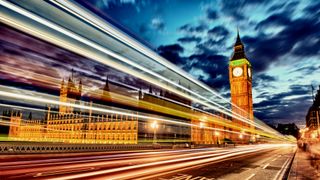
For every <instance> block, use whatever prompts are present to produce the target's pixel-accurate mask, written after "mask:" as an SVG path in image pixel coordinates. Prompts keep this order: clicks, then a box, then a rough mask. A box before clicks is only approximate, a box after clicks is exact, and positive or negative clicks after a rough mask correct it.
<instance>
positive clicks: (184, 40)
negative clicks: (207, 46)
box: [178, 36, 201, 43]
mask: <svg viewBox="0 0 320 180" xmlns="http://www.w3.org/2000/svg"><path fill="white" fill-rule="evenodd" d="M178 41H179V42H181V43H192V42H195V43H199V42H201V38H200V37H196V36H187V37H182V38H179V39H178Z"/></svg>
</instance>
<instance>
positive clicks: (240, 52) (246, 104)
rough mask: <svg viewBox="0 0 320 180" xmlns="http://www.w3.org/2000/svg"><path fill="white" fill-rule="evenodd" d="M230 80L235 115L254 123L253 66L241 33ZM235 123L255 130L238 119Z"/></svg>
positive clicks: (235, 119) (232, 59)
mask: <svg viewBox="0 0 320 180" xmlns="http://www.w3.org/2000/svg"><path fill="white" fill-rule="evenodd" d="M229 80H230V90H231V103H232V104H233V105H232V112H233V114H234V115H238V116H239V115H240V116H242V117H245V118H247V119H249V120H251V121H253V104H252V66H251V64H250V61H249V60H248V58H247V57H246V54H245V51H244V45H243V43H242V42H241V39H240V35H239V32H238V34H237V39H236V42H235V44H234V52H233V55H232V57H231V59H230V62H229ZM233 121H234V123H236V124H238V125H239V126H240V127H243V128H244V129H245V128H253V126H252V127H250V126H249V125H248V124H247V123H244V122H242V121H240V120H239V119H238V118H233ZM240 133H246V132H240ZM242 138H243V136H242V135H241V134H240V139H242Z"/></svg>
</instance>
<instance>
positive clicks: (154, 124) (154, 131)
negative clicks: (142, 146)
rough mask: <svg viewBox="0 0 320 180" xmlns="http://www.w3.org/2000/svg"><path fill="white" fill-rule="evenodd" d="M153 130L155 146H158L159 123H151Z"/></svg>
mask: <svg viewBox="0 0 320 180" xmlns="http://www.w3.org/2000/svg"><path fill="white" fill-rule="evenodd" d="M151 128H152V129H153V144H156V142H157V134H156V133H157V128H158V123H157V121H153V122H152V123H151Z"/></svg>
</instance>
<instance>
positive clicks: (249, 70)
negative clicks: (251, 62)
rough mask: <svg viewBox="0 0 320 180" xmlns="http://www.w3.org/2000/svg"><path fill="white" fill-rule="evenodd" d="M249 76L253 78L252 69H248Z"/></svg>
mask: <svg viewBox="0 0 320 180" xmlns="http://www.w3.org/2000/svg"><path fill="white" fill-rule="evenodd" d="M248 76H249V77H251V69H250V68H248Z"/></svg>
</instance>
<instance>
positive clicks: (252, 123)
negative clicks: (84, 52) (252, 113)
mask: <svg viewBox="0 0 320 180" xmlns="http://www.w3.org/2000/svg"><path fill="white" fill-rule="evenodd" d="M0 3H1V4H2V5H3V6H6V7H7V8H9V9H12V10H14V11H16V12H18V13H20V14H23V15H25V16H26V17H29V18H32V19H33V20H35V21H37V22H39V23H41V24H43V25H46V26H48V27H50V28H52V29H55V30H57V31H58V32H61V33H63V34H65V35H67V36H69V37H71V38H73V39H76V40H78V41H80V42H82V43H84V44H86V45H88V46H90V47H93V48H94V49H97V50H99V51H101V52H104V53H107V54H108V55H111V56H113V57H116V58H117V59H118V60H121V61H123V62H125V63H127V64H130V65H132V66H133V67H136V68H138V69H141V70H142V71H144V72H148V73H149V74H152V75H154V76H156V77H158V78H160V79H163V80H164V81H166V82H168V83H170V84H172V85H174V86H175V87H179V88H181V89H183V90H185V91H188V92H190V93H191V94H194V95H196V96H198V97H200V98H201V99H204V100H205V101H208V99H207V98H205V97H203V96H201V95H199V94H197V93H195V92H193V91H190V90H189V89H187V88H185V87H182V86H181V85H179V84H177V83H174V82H172V81H170V80H168V79H167V78H165V77H162V76H160V75H159V74H156V73H154V72H152V71H150V70H149V69H147V68H144V67H142V66H140V65H138V64H136V63H134V62H132V61H130V60H128V59H126V58H124V57H122V56H120V55H119V54H116V53H113V52H112V51H109V50H108V49H105V48H104V47H101V46H99V45H97V44H95V43H93V42H91V41H88V40H87V39H85V38H83V37H80V36H79V35H77V34H74V33H72V32H71V31H68V30H66V29H64V28H63V27H59V26H57V25H55V24H53V23H51V22H49V21H47V20H45V19H43V18H41V17H39V16H36V15H34V14H32V13H30V12H28V11H25V10H23V9H21V8H19V7H17V6H15V5H12V4H10V3H7V2H5V1H0ZM11 23H12V22H11ZM45 39H47V37H46V38H45ZM99 62H101V61H99ZM102 63H104V64H106V62H105V61H104V60H103V61H102ZM106 65H110V62H109V63H107V64H106ZM117 65H119V64H117ZM113 67H114V66H113ZM115 68H117V67H115ZM124 72H126V71H124ZM129 72H130V71H129ZM132 75H133V76H136V77H138V78H139V76H137V73H136V72H134V73H133V74H132ZM141 79H144V78H141ZM144 80H146V81H148V82H150V83H152V84H155V85H159V84H162V86H161V87H162V88H164V89H167V90H169V91H171V92H175V93H176V94H179V95H181V96H183V97H185V98H188V99H191V100H193V101H195V102H198V103H200V104H204V105H206V106H207V107H210V108H212V109H214V110H216V111H219V112H222V113H224V114H227V115H229V116H230V117H234V118H237V119H238V120H240V121H242V122H245V123H248V124H250V125H253V126H256V127H259V128H260V129H263V130H264V131H267V132H270V133H276V132H275V131H272V130H270V129H268V128H265V127H263V126H260V124H258V123H256V122H252V121H251V120H249V119H246V118H244V117H242V116H240V115H239V114H236V113H232V112H231V110H229V109H227V108H225V107H223V106H221V105H220V104H218V103H215V102H213V101H210V102H211V103H213V104H215V105H217V106H219V107H220V108H222V109H219V108H217V107H215V106H212V105H211V104H208V103H206V102H205V101H201V100H198V99H196V98H193V97H192V96H189V95H188V94H186V93H183V92H181V91H178V90H176V89H175V88H171V87H170V86H167V85H165V84H163V83H160V82H159V81H155V80H154V79H152V78H146V79H144Z"/></svg>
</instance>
